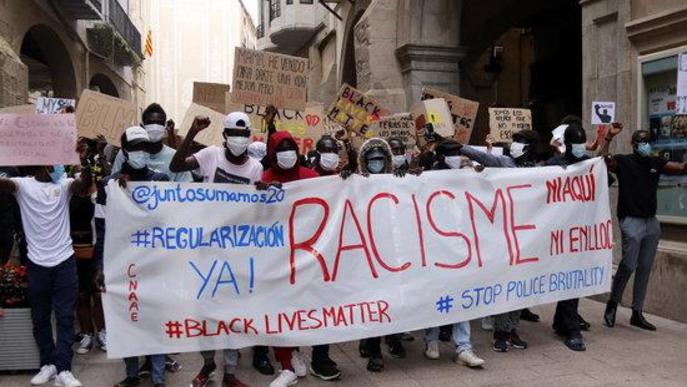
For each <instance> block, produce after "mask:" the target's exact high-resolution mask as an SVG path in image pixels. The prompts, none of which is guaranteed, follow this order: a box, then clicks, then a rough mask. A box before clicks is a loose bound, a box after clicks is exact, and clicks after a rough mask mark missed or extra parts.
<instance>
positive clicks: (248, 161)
mask: <svg viewBox="0 0 687 387" xmlns="http://www.w3.org/2000/svg"><path fill="white" fill-rule="evenodd" d="M428 100H433V99H429V98H428ZM72 112H73V108H70V107H67V108H66V109H65V111H64V113H67V114H69V113H72ZM223 113H224V112H223ZM278 115H279V111H278V109H277V108H276V107H275V106H272V105H269V106H267V107H266V109H265V110H264V112H263V114H262V115H261V118H260V119H261V121H262V122H252V121H255V119H251V117H249V116H248V115H247V114H245V113H244V112H242V111H231V112H229V113H228V114H226V115H225V116H224V118H223V122H222V123H221V127H222V133H221V137H222V145H208V146H206V145H204V144H203V143H201V142H198V141H196V140H197V139H198V138H199V136H201V135H203V134H204V133H203V132H204V131H209V130H211V125H213V124H214V125H219V123H218V122H213V119H211V118H209V117H207V116H203V115H199V116H195V117H194V118H193V120H192V123H191V125H190V128H183V129H184V132H183V134H184V135H183V136H180V135H179V134H178V132H177V130H176V128H175V123H174V122H173V121H172V120H170V119H169V118H168V117H167V116H166V113H165V110H164V109H163V107H162V106H160V105H159V104H156V103H153V104H150V105H149V106H148V107H147V108H146V109H145V110H144V111H143V113H142V115H141V116H140V117H138V118H140V123H139V124H137V125H132V126H129V127H122V128H120V133H121V137H120V138H119V139H118V140H119V141H118V142H117V143H112V141H109V140H108V139H106V138H104V137H102V136H94V137H92V138H87V137H79V138H78V141H77V152H78V158H79V160H80V163H79V164H76V165H64V166H63V165H43V166H26V165H22V166H11V165H10V166H3V167H0V171H1V172H2V175H1V176H2V177H0V195H1V196H0V224H2V227H1V229H0V263H2V264H3V265H4V264H5V262H6V261H7V260H8V259H9V258H10V257H11V256H12V257H14V258H13V259H14V260H19V263H20V264H22V265H26V266H27V268H28V288H27V293H28V300H29V304H30V306H31V315H32V320H33V332H34V337H35V341H36V343H37V344H38V347H39V349H40V355H41V369H40V371H39V372H38V373H37V374H36V375H35V376H33V378H32V379H31V384H32V385H36V386H37V385H43V384H46V383H48V382H51V381H53V380H54V382H55V385H57V386H66V387H76V386H81V385H82V383H81V382H79V380H78V379H77V375H74V374H72V372H71V370H72V359H73V352H74V351H75V352H76V353H77V354H78V355H85V354H87V353H89V351H92V350H93V349H94V348H98V349H99V350H102V351H107V350H108V333H110V332H107V331H106V328H105V319H104V316H103V306H102V303H101V294H103V293H105V292H107V288H106V286H105V283H106V278H105V275H104V270H103V266H104V262H105V261H107V260H116V259H117V257H116V256H110V257H108V256H105V254H104V251H105V248H104V244H105V240H106V235H107V234H108V233H117V230H116V229H115V230H110V229H106V220H107V216H108V215H107V214H108V213H109V211H117V209H116V208H114V209H113V208H108V207H107V201H108V195H109V194H110V192H109V190H110V189H111V187H112V186H113V185H112V184H110V185H108V183H110V182H116V184H118V185H119V186H120V187H122V188H123V189H127V187H128V185H129V184H132V183H138V182H151V181H160V182H164V181H171V182H179V183H189V184H194V183H196V184H197V183H217V184H221V183H226V184H250V185H254V186H255V188H256V190H258V191H260V190H266V189H269V188H270V187H280V188H282V187H283V188H284V189H286V190H288V183H291V182H294V181H298V180H303V179H318V178H321V177H323V176H334V177H336V176H339V178H340V179H341V180H343V181H344V182H345V181H347V180H349V179H351V177H352V176H353V175H359V176H362V177H365V178H368V177H370V176H372V175H379V174H388V175H393V176H395V178H396V179H399V181H400V179H407V178H408V177H409V176H410V175H415V176H418V175H422V174H431V173H433V171H438V170H443V171H446V170H460V169H473V170H474V171H476V173H481V172H482V171H484V170H485V168H486V169H488V168H542V167H545V166H561V167H563V168H566V167H567V166H571V165H574V164H576V163H579V162H583V161H584V160H587V159H590V158H593V157H597V156H600V157H603V158H605V162H606V165H607V167H608V171H609V173H612V174H613V175H612V176H611V177H609V181H611V182H612V181H615V180H617V182H618V184H619V200H618V209H617V215H618V218H619V222H620V227H621V231H622V246H618V247H616V248H622V254H623V259H622V262H621V264H620V266H619V268H618V271H617V273H616V274H615V276H614V279H613V283H612V288H611V295H610V298H609V299H608V301H607V306H606V311H605V313H604V315H603V321H604V324H605V325H606V326H608V327H613V326H614V324H615V315H616V310H617V308H618V305H619V303H620V302H621V298H622V295H623V292H624V289H625V286H626V284H627V282H628V279H629V277H630V276H631V275H632V274H633V273H634V274H635V280H634V292H633V300H632V318H631V321H630V324H631V325H633V326H635V327H638V328H641V329H645V330H650V331H653V330H656V328H655V326H653V325H652V324H651V323H650V322H649V321H647V320H646V319H645V318H644V315H643V313H642V311H643V302H644V298H645V296H646V291H647V283H648V281H649V275H650V272H651V267H652V263H653V259H654V255H655V253H656V248H657V245H658V241H659V236H660V227H659V223H658V221H657V220H656V218H655V215H656V192H657V189H658V179H659V175H660V174H661V173H663V174H684V173H685V172H686V171H687V165H686V163H685V162H683V163H677V162H667V161H665V160H663V159H662V158H659V157H656V156H653V155H652V153H651V151H652V150H651V144H650V142H651V134H650V133H649V132H647V131H644V130H637V131H634V132H633V134H632V140H631V141H632V149H633V153H631V154H624V155H611V154H609V146H610V144H611V143H612V142H613V140H614V138H615V136H616V135H618V134H619V133H620V132H621V131H622V130H623V126H622V124H620V123H617V122H616V123H611V124H607V125H605V126H604V130H600V131H599V132H598V136H597V137H596V138H591V139H590V138H588V137H587V133H588V132H587V131H585V129H584V127H583V123H582V120H581V119H580V118H578V117H574V116H568V117H566V118H565V119H563V121H562V122H561V126H560V127H559V128H557V129H558V133H559V135H558V137H556V136H555V135H554V137H553V138H552V139H549V138H545V136H543V135H542V134H541V133H540V132H539V131H535V130H532V129H531V128H530V129H522V130H519V131H517V132H514V133H512V136H511V138H509V139H508V140H507V141H502V139H496V138H491V137H488V138H487V140H486V142H485V143H484V146H472V145H469V143H468V141H469V137H468V138H467V139H466V138H464V137H460V136H459V135H448V136H447V135H442V134H441V133H443V132H442V130H439V128H438V127H437V123H433V122H430V121H431V120H429V119H427V120H425V117H423V116H422V115H421V114H413V120H414V122H413V123H414V126H415V131H416V137H415V139H414V141H413V144H409V143H408V141H407V139H405V138H401V137H398V136H390V137H386V138H382V137H378V136H369V135H365V129H364V128H363V130H353V131H352V130H347V129H350V127H348V126H347V125H346V123H345V122H344V123H342V122H339V123H338V124H335V125H333V127H334V130H330V131H329V132H328V134H323V135H321V136H320V137H319V138H317V139H315V140H316V141H315V142H314V147H313V149H311V150H309V151H307V153H305V154H304V153H302V150H301V147H300V146H299V145H300V144H299V143H298V142H297V141H296V139H295V138H294V136H293V134H292V133H290V132H289V131H287V130H277V125H276V122H277V120H278V119H279V117H278ZM336 115H337V113H336V111H335V112H334V113H333V114H330V115H329V117H328V118H329V119H330V120H334V121H335V116H336ZM258 127H262V128H265V132H264V133H261V134H262V135H263V136H264V137H262V138H261V140H256V136H257V135H258V129H257V128H258ZM357 129H360V128H357ZM356 132H357V133H356ZM361 132H362V133H363V135H362V136H361V135H360V133H361ZM216 135H218V136H219V133H216ZM497 150H498V151H497ZM370 181H372V179H370ZM225 205H226V206H230V204H225ZM218 206H219V205H218ZM227 210H228V211H231V208H228V209H227ZM218 211H222V210H221V209H220V208H219V207H218ZM504 248H505V247H504ZM294 302H295V303H297V302H298V301H297V300H294ZM53 313H54V316H55V329H54V330H53V327H52V322H51V315H52V314H53ZM75 319H76V321H77V322H78V328H79V333H78V334H76V335H75V334H74V326H75V321H74V320H75ZM521 320H525V321H529V322H538V321H539V316H538V315H537V314H535V313H533V312H532V311H530V310H529V309H521V310H513V311H509V312H507V313H503V314H498V315H495V316H490V317H485V318H483V319H481V320H480V321H477V322H475V323H477V324H479V325H480V326H481V327H482V328H483V329H487V330H491V331H493V341H492V342H491V343H490V348H491V349H493V350H494V351H496V352H503V353H506V352H509V351H515V350H526V349H527V348H528V343H527V338H526V337H520V335H519V326H520V324H521ZM589 327H590V324H589V323H588V322H587V321H586V320H585V318H584V316H581V315H580V314H579V313H578V299H568V300H563V301H559V302H558V304H557V307H556V313H555V318H554V323H553V330H554V331H555V332H556V333H557V334H558V335H560V337H561V341H562V344H563V345H565V346H566V347H567V348H569V349H570V350H572V351H585V349H586V344H585V340H584V336H583V333H582V332H583V331H585V330H588V329H589ZM425 328H426V329H425V330H424V340H425V343H426V345H425V352H424V355H425V357H426V358H427V359H428V360H437V359H439V358H440V351H439V347H438V343H439V341H447V342H449V341H450V342H452V344H453V345H454V347H455V358H454V359H453V360H454V361H455V363H457V364H459V365H462V366H466V367H467V368H470V369H471V368H479V367H482V366H483V365H484V364H485V361H484V360H483V359H482V358H480V356H479V354H478V353H477V352H476V350H475V343H473V341H472V339H471V334H470V332H471V326H470V321H462V322H457V323H455V324H451V325H448V326H441V327H432V326H428V327H425ZM412 339H413V336H412V335H411V334H410V333H408V332H395V333H394V334H391V335H387V336H385V337H368V338H365V339H363V340H360V342H359V347H358V348H359V353H360V357H361V358H364V359H365V360H361V361H365V362H366V364H367V365H366V368H367V370H368V371H370V372H382V371H383V370H384V357H385V356H391V357H393V358H404V357H406V349H405V348H404V342H405V341H407V340H412ZM383 348H386V349H387V351H388V355H387V354H385V353H384V352H385V351H384V350H383ZM217 352H221V353H217ZM240 352H241V353H242V354H243V355H244V356H249V357H250V358H251V359H252V366H253V367H254V368H255V369H256V370H258V371H259V372H260V373H262V374H265V375H275V376H274V377H275V379H274V380H273V382H272V383H271V384H270V386H271V387H284V386H291V385H294V384H296V383H298V380H299V379H300V378H304V377H306V376H307V374H308V373H310V374H312V375H313V376H314V377H317V378H319V379H322V380H326V381H329V380H337V379H341V378H345V375H342V373H341V372H340V370H339V368H338V367H337V363H336V359H332V358H331V357H330V354H329V345H327V344H323V345H316V346H313V347H312V349H311V350H310V349H306V348H302V347H301V348H293V347H274V348H269V347H264V346H255V347H252V348H246V349H243V350H241V351H239V350H237V349H229V348H227V349H224V350H222V351H202V352H201V353H200V354H199V356H202V359H203V366H202V368H201V369H200V370H198V374H197V376H196V377H195V378H194V379H193V380H189V381H188V383H190V385H191V386H192V387H204V386H207V385H208V384H209V383H210V381H211V378H212V376H213V375H214V374H215V373H216V372H219V373H220V374H222V375H223V376H222V378H221V380H222V382H221V383H222V384H221V385H222V386H225V387H241V386H245V385H246V384H244V383H243V382H241V381H240V377H241V369H240V368H239V357H240ZM174 357H175V355H174V354H150V355H148V356H145V357H143V358H138V357H128V358H125V359H124V361H123V363H124V364H123V367H122V374H123V377H122V380H121V381H119V382H116V383H115V381H111V382H108V384H110V383H111V384H113V385H114V386H116V387H129V386H136V385H139V384H141V383H143V380H144V379H145V378H150V379H151V382H152V385H154V386H156V387H160V386H164V385H165V380H166V375H165V374H166V373H173V372H175V371H177V370H178V369H179V368H180V367H181V366H182V365H181V364H179V363H178V362H177V361H176V360H175V359H174ZM218 366H221V367H220V368H219V369H218Z"/></svg>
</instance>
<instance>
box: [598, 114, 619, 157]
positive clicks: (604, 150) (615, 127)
mask: <svg viewBox="0 0 687 387" xmlns="http://www.w3.org/2000/svg"><path fill="white" fill-rule="evenodd" d="M622 131H623V124H621V123H620V122H614V123H613V124H611V127H610V128H608V129H607V130H606V135H605V137H604V140H605V141H604V145H603V146H602V147H601V150H600V151H599V153H598V156H601V157H604V158H606V156H608V149H609V148H610V146H611V141H613V138H614V137H615V136H617V135H618V134H619V133H620V132H622ZM606 164H608V161H607V162H606ZM609 168H610V166H609Z"/></svg>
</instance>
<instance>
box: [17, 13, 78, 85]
mask: <svg viewBox="0 0 687 387" xmlns="http://www.w3.org/2000/svg"><path fill="white" fill-rule="evenodd" d="M20 56H21V60H22V62H24V64H25V65H26V66H27V68H28V72H29V95H33V96H36V95H42V96H52V97H58V98H75V97H76V77H75V75H74V66H73V65H72V62H71V59H70V56H69V52H68V51H67V48H66V47H65V46H64V44H63V43H62V40H61V39H60V37H59V36H58V35H57V34H56V33H55V31H53V30H52V29H51V28H50V27H48V26H46V25H43V24H37V25H35V26H33V27H31V28H30V29H29V30H28V31H27V32H26V34H25V35H24V39H23V40H22V43H21V50H20Z"/></svg>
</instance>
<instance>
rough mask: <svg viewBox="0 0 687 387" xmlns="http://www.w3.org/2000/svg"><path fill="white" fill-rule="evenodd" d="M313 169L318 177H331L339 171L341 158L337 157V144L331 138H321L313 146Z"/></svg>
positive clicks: (326, 136)
mask: <svg viewBox="0 0 687 387" xmlns="http://www.w3.org/2000/svg"><path fill="white" fill-rule="evenodd" d="M313 156H314V158H313V161H312V165H313V169H314V170H315V172H317V173H318V174H319V175H320V176H331V175H335V174H337V172H338V171H339V164H340V162H341V158H340V157H339V144H338V143H337V142H336V140H335V139H334V137H332V136H328V135H325V136H322V137H321V138H320V139H319V140H318V141H317V144H315V154H314V155H313Z"/></svg>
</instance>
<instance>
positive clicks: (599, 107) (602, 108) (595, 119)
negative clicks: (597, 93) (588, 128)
mask: <svg viewBox="0 0 687 387" xmlns="http://www.w3.org/2000/svg"><path fill="white" fill-rule="evenodd" d="M612 122H615V102H600V101H594V102H592V125H603V124H610V123H612Z"/></svg>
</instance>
